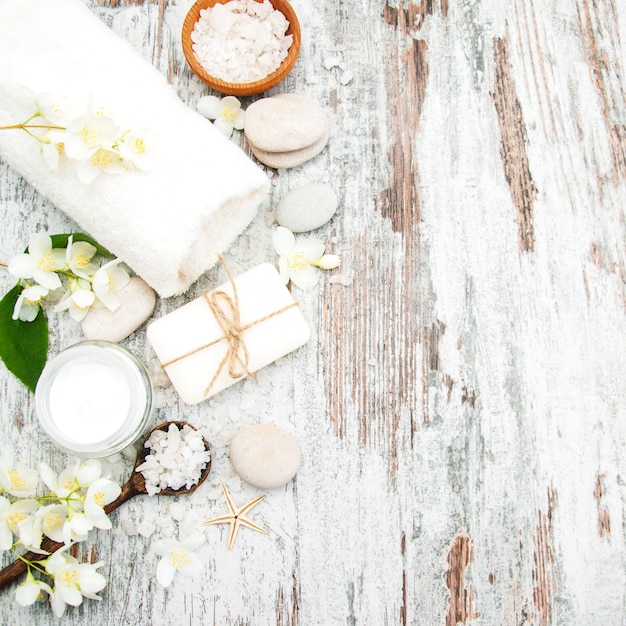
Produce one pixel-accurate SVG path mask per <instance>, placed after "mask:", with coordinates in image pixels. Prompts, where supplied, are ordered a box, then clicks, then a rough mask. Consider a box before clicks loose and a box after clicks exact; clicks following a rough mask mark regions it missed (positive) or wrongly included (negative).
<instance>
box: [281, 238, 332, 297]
mask: <svg viewBox="0 0 626 626" xmlns="http://www.w3.org/2000/svg"><path fill="white" fill-rule="evenodd" d="M272 239H273V242H274V248H275V249H276V252H277V253H278V255H279V256H280V259H279V261H278V269H279V271H280V276H281V278H282V279H283V281H284V282H285V283H288V282H289V281H290V280H291V281H293V283H294V284H296V285H297V286H298V287H300V288H301V289H310V288H312V287H314V286H315V285H316V284H317V281H318V280H319V272H318V271H317V268H321V269H334V268H335V267H337V266H338V265H339V257H337V256H336V255H334V254H324V244H323V243H322V242H321V241H318V240H317V239H309V238H299V239H297V240H296V238H295V236H294V234H293V233H292V232H291V231H290V230H289V229H288V228H284V227H283V226H279V227H278V228H277V229H276V230H275V231H274V234H273V236H272Z"/></svg>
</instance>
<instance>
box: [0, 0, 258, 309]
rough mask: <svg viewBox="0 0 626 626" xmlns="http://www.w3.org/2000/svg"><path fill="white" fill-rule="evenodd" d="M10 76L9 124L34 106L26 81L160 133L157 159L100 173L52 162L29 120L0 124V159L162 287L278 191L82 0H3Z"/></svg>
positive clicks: (0, 120)
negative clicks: (86, 175) (91, 176)
mask: <svg viewBox="0 0 626 626" xmlns="http://www.w3.org/2000/svg"><path fill="white" fill-rule="evenodd" d="M0 83H4V84H5V85H4V88H3V89H2V90H0V92H1V93H0V125H7V124H11V123H21V122H23V121H24V120H25V119H26V117H27V116H28V115H30V114H31V113H32V112H33V111H32V108H29V106H32V105H30V104H29V99H28V97H26V96H25V95H24V93H23V92H22V91H20V90H19V89H15V90H13V89H7V88H6V83H13V84H15V83H19V84H20V85H23V86H24V87H26V88H27V89H29V90H31V91H32V92H34V93H35V94H41V93H55V94H59V95H64V96H67V97H69V98H76V101H79V100H81V101H87V100H88V98H92V100H93V102H94V103H95V104H97V105H98V106H101V107H104V108H105V109H106V110H107V111H108V112H110V113H111V114H112V116H113V117H114V118H115V119H116V121H117V120H120V122H123V123H124V125H125V127H126V128H131V129H146V130H147V131H148V136H152V139H153V144H154V147H155V157H154V159H153V162H152V164H151V166H150V169H148V170H147V171H140V170H133V171H125V172H123V173H120V174H110V175H109V174H106V175H101V176H99V177H98V178H96V179H95V180H94V181H93V182H91V183H83V182H81V181H80V180H79V179H78V177H77V175H76V165H75V163H73V162H71V161H63V162H62V163H61V164H60V166H59V168H58V169H57V170H51V169H50V168H49V166H48V165H46V163H45V162H44V160H43V159H42V157H41V155H40V153H39V144H38V142H37V141H34V140H33V139H32V138H30V137H28V136H27V135H26V133H24V132H22V131H19V130H10V131H4V130H3V131H0V158H1V159H2V160H4V161H6V162H7V163H9V165H11V166H12V167H13V168H14V169H15V170H16V171H17V172H19V173H20V174H21V175H22V176H23V177H24V178H25V179H26V180H28V181H29V182H30V183H31V184H32V185H33V186H34V187H35V188H36V189H37V190H38V191H39V192H41V193H42V194H43V195H44V196H46V197H48V198H49V199H50V200H51V201H52V202H53V203H54V204H55V205H56V206H57V207H58V208H59V209H61V210H62V211H63V212H65V213H66V214H67V215H68V216H70V217H71V218H72V219H74V220H75V221H76V222H77V223H78V225H79V226H80V228H81V229H82V230H84V231H86V232H87V233H89V234H90V235H91V236H92V237H93V238H94V239H96V240H97V241H98V242H99V243H101V244H102V245H103V246H105V247H106V248H108V249H109V250H110V251H111V252H112V253H114V254H115V255H117V256H118V257H119V258H121V259H122V260H123V261H124V262H126V263H127V264H128V265H129V266H130V267H131V269H132V270H133V271H135V272H136V273H137V274H138V275H139V276H141V277H142V278H143V279H144V280H145V281H146V282H147V283H149V284H150V285H151V286H152V287H153V288H154V289H155V290H156V291H157V292H158V293H159V294H160V295H161V296H163V297H167V296H171V295H175V294H179V293H182V292H184V291H185V290H186V289H187V288H188V287H189V286H190V285H191V284H192V283H193V282H194V281H195V280H196V279H197V278H198V277H199V276H200V275H201V274H202V273H203V272H205V271H206V270H207V269H209V268H210V267H211V266H212V265H213V264H214V263H215V262H216V260H217V254H218V253H219V252H222V251H224V250H225V249H226V248H227V247H228V246H229V245H230V244H231V243H232V242H233V240H234V239H235V238H236V237H237V236H238V235H239V234H240V233H241V232H242V231H243V229H244V228H245V227H246V226H247V225H248V224H249V223H250V221H251V220H252V218H253V217H254V215H255V214H256V211H257V209H258V207H259V205H260V203H261V202H262V201H263V199H264V197H265V196H266V194H267V192H268V190H269V181H268V179H267V176H266V175H265V174H264V172H263V171H262V170H261V169H260V168H258V167H257V166H256V165H255V164H254V163H253V162H252V161H251V160H250V159H249V158H248V157H247V156H246V155H245V154H244V153H243V151H242V150H240V149H239V148H238V147H237V146H236V145H235V144H234V143H233V142H232V141H230V140H229V139H227V138H226V137H225V136H224V135H223V134H222V133H220V132H219V131H218V130H217V129H215V128H214V127H213V125H212V124H211V123H210V122H208V121H207V120H206V119H204V118H203V117H202V116H200V115H199V114H197V113H195V112H194V111H192V110H191V109H189V108H188V107H187V106H186V105H184V104H183V103H182V102H181V101H180V100H179V99H178V97H177V96H176V94H175V93H174V90H173V89H172V88H171V87H170V85H168V84H167V82H166V80H165V78H164V77H163V76H162V75H161V73H160V72H159V71H158V70H156V68H154V67H153V66H152V65H150V63H148V62H147V61H145V60H144V59H143V58H142V57H141V56H140V55H139V54H138V53H137V52H136V51H135V50H134V49H133V48H132V47H131V46H130V45H129V44H128V42H126V41H124V40H123V39H121V38H120V37H118V36H117V35H116V34H115V33H113V31H111V30H110V29H109V28H108V27H107V26H106V25H105V24H103V23H102V22H101V21H100V20H99V19H98V18H97V17H96V16H95V15H94V14H93V13H92V12H91V11H90V10H89V9H88V8H87V7H86V6H84V5H83V3H82V2H81V1H80V0H54V1H52V0H0Z"/></svg>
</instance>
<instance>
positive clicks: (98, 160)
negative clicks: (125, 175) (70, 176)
mask: <svg viewBox="0 0 626 626" xmlns="http://www.w3.org/2000/svg"><path fill="white" fill-rule="evenodd" d="M123 171H124V166H123V165H122V157H121V156H120V155H119V152H117V151H116V150H112V149H108V148H103V147H100V148H98V149H96V150H94V151H93V152H91V153H89V154H88V155H87V156H86V157H85V158H84V159H82V160H81V161H79V162H78V166H77V168H76V173H77V175H78V179H79V180H80V181H81V182H83V183H86V184H89V183H91V182H93V181H94V180H95V179H96V178H98V176H100V174H105V173H106V174H120V173H121V172H123Z"/></svg>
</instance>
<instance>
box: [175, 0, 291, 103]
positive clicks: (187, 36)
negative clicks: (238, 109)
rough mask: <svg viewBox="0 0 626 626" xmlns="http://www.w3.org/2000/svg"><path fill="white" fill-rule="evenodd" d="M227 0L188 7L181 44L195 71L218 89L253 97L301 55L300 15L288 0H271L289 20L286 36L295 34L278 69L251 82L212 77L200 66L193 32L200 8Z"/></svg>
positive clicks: (272, 84) (275, 82)
mask: <svg viewBox="0 0 626 626" xmlns="http://www.w3.org/2000/svg"><path fill="white" fill-rule="evenodd" d="M227 2H229V0H197V2H196V3H195V4H194V5H193V6H192V7H191V9H189V12H188V13H187V16H186V17H185V21H184V22H183V32H182V44H183V52H184V53H185V58H186V59H187V63H189V65H190V67H191V69H192V70H193V71H194V72H195V74H196V75H197V76H198V77H199V78H201V79H202V80H203V81H204V82H205V83H206V84H207V85H209V87H212V88H213V89H215V90H216V91H219V92H221V93H223V94H226V95H230V96H252V95H254V94H258V93H263V92H264V91H267V90H268V89H271V88H272V87H275V86H276V85H278V83H280V82H281V81H282V80H284V79H285V77H286V76H287V74H289V72H290V71H291V69H292V68H293V66H294V64H295V62H296V59H297V58H298V53H299V52H300V22H298V17H297V16H296V13H295V11H294V10H293V8H292V6H291V5H290V4H289V2H287V0H270V2H271V3H272V6H273V7H274V9H276V10H278V11H280V12H281V13H282V14H283V15H284V16H285V18H286V19H287V21H288V22H289V28H288V29H287V35H292V36H293V42H292V44H291V47H290V48H289V50H288V52H287V56H286V57H285V59H284V60H283V62H282V63H281V64H280V66H279V67H278V68H277V69H276V70H274V71H273V72H272V73H271V74H269V75H267V76H266V77H265V78H262V79H261V80H257V81H254V82H250V83H229V82H226V81H224V80H221V79H220V78H216V77H215V76H211V74H209V73H208V72H207V71H206V70H205V69H204V68H203V67H202V65H200V63H199V61H198V59H197V58H196V55H195V54H194V51H193V47H192V46H193V42H192V41H191V33H192V32H193V29H194V26H195V25H196V22H197V21H198V19H199V18H200V11H201V10H202V9H206V8H208V7H212V6H215V5H216V4H218V3H219V4H226V3H227Z"/></svg>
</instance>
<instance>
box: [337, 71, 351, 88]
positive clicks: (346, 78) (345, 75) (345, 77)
mask: <svg viewBox="0 0 626 626" xmlns="http://www.w3.org/2000/svg"><path fill="white" fill-rule="evenodd" d="M353 78H354V74H352V72H351V71H350V70H346V71H345V72H344V73H343V74H342V75H341V76H340V77H339V82H340V83H341V84H342V85H347V84H348V83H349V82H350V81H351V80H352V79H353Z"/></svg>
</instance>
